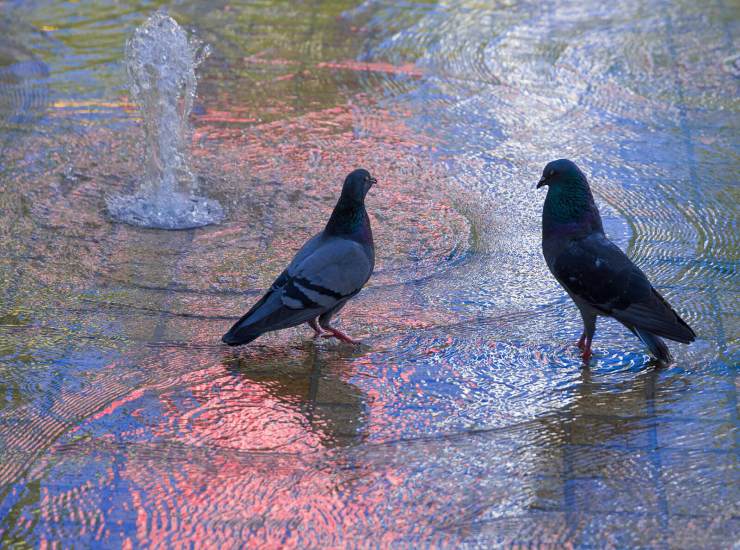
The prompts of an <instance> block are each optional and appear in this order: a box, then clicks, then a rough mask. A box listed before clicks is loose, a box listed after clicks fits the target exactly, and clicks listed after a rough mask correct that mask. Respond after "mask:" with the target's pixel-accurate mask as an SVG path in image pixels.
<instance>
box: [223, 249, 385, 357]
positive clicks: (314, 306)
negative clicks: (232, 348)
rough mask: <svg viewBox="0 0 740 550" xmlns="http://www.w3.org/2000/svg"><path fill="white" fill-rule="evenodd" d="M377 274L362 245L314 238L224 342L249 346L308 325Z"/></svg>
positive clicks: (357, 290) (235, 325)
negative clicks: (265, 335) (264, 336)
mask: <svg viewBox="0 0 740 550" xmlns="http://www.w3.org/2000/svg"><path fill="white" fill-rule="evenodd" d="M371 273H372V263H371V260H370V258H369V256H368V254H367V252H366V251H365V249H364V248H363V247H362V246H361V245H360V244H358V243H357V242H355V241H352V240H349V239H341V238H329V239H323V238H321V237H320V236H318V237H314V239H311V240H310V241H309V242H308V243H306V245H305V246H304V247H303V248H302V249H301V250H300V251H299V252H298V254H297V255H296V257H295V258H294V260H293V261H292V262H291V264H290V265H289V266H288V268H287V269H286V270H285V271H284V272H283V273H282V274H281V275H280V277H278V278H277V279H276V280H275V282H274V283H273V284H272V286H271V287H270V290H268V292H267V293H266V294H265V295H264V296H263V297H262V299H261V300H260V301H259V302H257V303H256V304H255V305H254V306H253V307H252V309H250V310H249V311H248V312H247V313H246V314H245V315H244V316H243V317H242V318H241V319H240V320H239V321H237V322H236V323H235V324H234V326H233V327H232V328H231V330H229V332H227V333H226V334H225V335H224V337H223V341H224V342H226V343H227V344H230V345H239V344H245V343H247V342H249V341H251V340H254V339H255V338H257V337H258V336H260V335H261V334H262V333H264V332H269V331H272V330H279V329H283V328H287V327H292V326H296V325H300V324H301V323H305V322H306V321H309V320H310V319H313V318H315V317H317V316H319V315H321V314H322V313H324V312H326V311H329V310H330V309H333V308H334V307H336V306H337V305H338V304H340V303H341V302H344V301H346V300H348V299H349V298H351V297H352V296H354V295H355V294H357V293H358V292H359V291H360V290H361V289H362V287H363V286H364V284H365V283H366V282H367V280H368V279H369V278H370V274H371Z"/></svg>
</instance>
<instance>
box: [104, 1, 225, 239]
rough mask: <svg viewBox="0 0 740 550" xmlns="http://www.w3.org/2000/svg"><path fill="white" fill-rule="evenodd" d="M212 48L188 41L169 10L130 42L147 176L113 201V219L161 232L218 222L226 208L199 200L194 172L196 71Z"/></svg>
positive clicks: (132, 89) (133, 95)
mask: <svg viewBox="0 0 740 550" xmlns="http://www.w3.org/2000/svg"><path fill="white" fill-rule="evenodd" d="M207 55H208V48H207V46H203V45H202V43H201V42H200V41H198V40H197V39H195V38H193V37H188V35H187V33H186V32H185V31H184V30H183V28H182V27H180V25H178V24H177V22H176V21H175V20H174V19H173V18H172V17H170V16H169V15H168V14H167V12H166V11H157V12H155V13H154V14H153V15H152V16H151V17H149V19H147V21H146V22H145V23H144V24H143V25H141V26H140V27H139V28H137V29H136V31H135V32H134V34H133V36H132V37H131V38H130V39H129V40H128V41H127V42H126V72H127V74H128V84H129V89H130V92H131V98H132V99H133V101H134V102H135V103H136V104H137V105H138V107H139V109H140V111H141V116H142V119H143V122H144V133H145V139H146V141H145V145H146V164H145V167H146V172H145V174H144V179H143V181H142V182H141V183H140V186H139V190H138V191H137V192H136V193H135V194H133V195H127V196H114V197H110V198H108V200H107V204H108V210H109V212H110V213H111V215H112V216H113V217H114V218H116V219H118V220H120V221H123V222H125V223H129V224H132V225H139V226H143V227H154V228H160V229H187V228H192V227H201V226H204V225H209V224H212V223H218V222H219V221H221V220H222V219H223V209H222V208H221V205H220V204H219V203H218V202H217V201H216V200H213V199H209V198H206V197H203V196H198V194H197V192H198V182H197V179H196V177H195V175H194V174H193V172H192V170H191V168H190V142H191V136H192V133H191V129H190V124H189V121H188V117H189V115H190V111H191V110H192V108H193V101H194V99H195V93H196V87H197V78H196V76H195V68H196V67H197V66H198V65H199V64H200V63H201V62H202V61H203V60H204V59H205V57H206V56H207Z"/></svg>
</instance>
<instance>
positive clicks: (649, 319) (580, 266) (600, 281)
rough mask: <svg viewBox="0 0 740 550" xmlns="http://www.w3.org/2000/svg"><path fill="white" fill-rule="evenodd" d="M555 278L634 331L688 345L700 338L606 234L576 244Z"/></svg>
mask: <svg viewBox="0 0 740 550" xmlns="http://www.w3.org/2000/svg"><path fill="white" fill-rule="evenodd" d="M553 273H554V275H555V277H556V278H557V279H558V281H559V282H560V284H562V285H563V286H564V287H565V288H566V289H567V290H568V291H569V292H570V293H571V295H573V296H575V297H577V298H579V299H581V300H583V301H585V302H586V303H588V304H590V305H591V306H592V307H593V308H595V309H596V310H598V311H600V312H601V313H603V314H604V315H609V316H611V317H614V318H615V319H617V320H618V321H620V322H621V323H622V324H624V325H626V326H627V327H628V328H630V329H631V330H634V329H642V330H645V331H649V332H650V333H652V334H655V335H657V336H662V337H664V338H669V339H671V340H676V341H678V342H682V343H689V342H692V341H693V340H694V339H695V337H696V334H695V333H694V331H693V330H692V329H691V327H689V326H688V325H687V324H686V323H685V322H684V321H683V319H681V318H680V317H679V316H678V314H677V313H676V312H675V311H674V310H673V308H672V307H671V306H670V304H668V302H667V301H666V300H665V299H664V298H663V297H662V296H661V295H660V294H659V293H658V291H656V290H655V289H654V288H653V287H652V285H651V284H650V281H648V279H647V277H646V276H645V274H644V273H643V272H642V271H641V270H640V269H639V268H638V267H637V266H636V265H635V264H633V263H632V261H631V260H630V259H629V258H628V257H627V255H626V254H624V252H622V251H621V250H620V249H619V247H617V246H616V245H614V244H613V243H612V242H611V241H609V240H608V239H607V238H606V237H605V236H604V235H603V234H600V233H599V234H593V235H590V236H589V237H586V238H584V239H580V240H576V241H573V242H571V243H570V245H569V246H568V247H567V248H566V249H565V250H564V251H563V252H562V253H561V254H560V255H559V256H558V258H557V260H556V261H555V263H554V265H553Z"/></svg>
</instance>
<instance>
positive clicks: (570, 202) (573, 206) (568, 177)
mask: <svg viewBox="0 0 740 550" xmlns="http://www.w3.org/2000/svg"><path fill="white" fill-rule="evenodd" d="M544 186H547V197H546V198H545V206H544V209H543V211H542V224H543V229H544V231H545V233H546V234H547V233H549V232H550V231H552V230H556V229H557V228H559V229H557V231H558V232H559V233H561V232H568V233H574V234H576V233H577V234H581V233H584V232H585V233H589V232H592V231H603V229H602V225H601V217H600V216H599V210H598V208H596V203H595V202H594V198H593V195H592V194H591V189H590V187H589V185H588V180H587V179H586V175H585V174H584V173H583V172H581V169H580V168H578V166H576V164H575V163H574V162H573V161H570V160H568V159H560V160H554V161H552V162H549V163H548V164H547V166H545V169H544V170H543V171H542V177H541V178H540V181H539V182H538V183H537V188H538V189H539V188H540V187H544Z"/></svg>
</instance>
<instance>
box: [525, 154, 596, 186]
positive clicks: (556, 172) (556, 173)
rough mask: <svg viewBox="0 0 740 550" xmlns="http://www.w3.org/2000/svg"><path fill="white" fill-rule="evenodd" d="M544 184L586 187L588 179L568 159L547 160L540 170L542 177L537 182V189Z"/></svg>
mask: <svg viewBox="0 0 740 550" xmlns="http://www.w3.org/2000/svg"><path fill="white" fill-rule="evenodd" d="M545 185H549V186H554V185H561V186H563V185H564V186H568V185H571V186H572V185H575V186H583V185H585V186H586V187H587V188H588V181H587V180H586V176H585V174H584V173H583V172H581V169H580V168H578V166H576V163H575V162H573V161H572V160H568V159H559V160H553V161H552V162H548V163H547V166H545V169H544V170H543V171H542V177H541V178H540V181H539V182H538V183H537V189H539V188H540V187H544V186H545Z"/></svg>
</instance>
